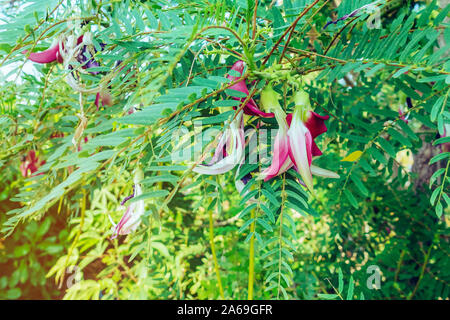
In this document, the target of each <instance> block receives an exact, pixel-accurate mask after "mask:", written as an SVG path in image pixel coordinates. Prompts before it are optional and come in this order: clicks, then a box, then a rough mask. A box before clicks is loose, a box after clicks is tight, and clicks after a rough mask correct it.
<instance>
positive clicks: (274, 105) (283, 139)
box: [260, 85, 289, 181]
mask: <svg viewBox="0 0 450 320" xmlns="http://www.w3.org/2000/svg"><path fill="white" fill-rule="evenodd" d="M260 103H261V105H262V107H263V108H264V110H267V111H270V112H273V113H274V114H275V118H276V120H277V122H278V132H277V135H276V136H275V141H274V148H273V155H272V163H271V165H270V166H269V167H268V168H267V169H265V170H264V171H263V172H262V173H261V176H260V177H264V179H265V180H266V181H267V180H270V179H271V178H273V177H275V176H277V175H278V174H279V172H280V171H282V170H284V171H286V170H287V169H286V168H284V167H283V166H284V165H285V163H286V160H287V158H288V156H289V142H288V136H287V132H288V129H289V127H288V123H287V121H286V113H285V112H284V110H283V109H282V108H281V106H280V104H279V103H278V93H276V92H275V91H274V90H273V89H272V87H271V86H270V85H268V86H266V87H265V88H264V90H263V91H262V92H261V100H260ZM284 171H283V172H284Z"/></svg>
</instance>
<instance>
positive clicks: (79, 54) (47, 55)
mask: <svg viewBox="0 0 450 320" xmlns="http://www.w3.org/2000/svg"><path fill="white" fill-rule="evenodd" d="M100 47H101V50H103V49H104V48H105V44H104V43H100ZM26 52H27V51H24V53H26ZM96 53H97V49H96V48H95V47H94V45H93V43H92V34H91V33H90V32H86V33H85V34H84V35H81V36H79V37H78V38H77V40H76V41H75V38H74V37H73V36H68V37H65V38H62V37H61V38H60V39H59V40H58V42H57V44H56V45H54V46H52V47H51V48H49V49H47V50H45V51H41V52H33V53H30V55H29V57H28V58H29V59H30V60H31V61H33V62H37V63H51V62H54V61H57V62H58V63H63V64H64V68H65V69H67V70H70V72H69V73H68V74H67V76H66V82H67V83H68V84H69V85H70V86H71V87H72V89H74V90H76V91H79V92H85V93H96V96H95V105H96V106H97V110H98V109H99V107H100V102H101V105H102V106H105V105H108V106H111V105H112V104H113V102H112V98H111V95H110V94H109V92H108V91H106V90H104V89H102V88H100V87H97V88H90V89H86V88H85V87H84V86H83V85H81V84H80V83H79V80H77V79H78V78H79V77H78V76H77V74H76V73H75V71H74V67H73V66H72V64H71V63H73V62H74V61H76V62H77V63H79V64H81V69H82V70H87V72H88V73H90V74H93V75H97V74H99V71H96V70H90V69H92V68H96V67H100V64H99V62H98V61H96V60H95V59H94V55H95V54H96ZM85 72H86V71H85Z"/></svg>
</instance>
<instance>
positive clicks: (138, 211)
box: [111, 183, 145, 239]
mask: <svg viewBox="0 0 450 320" xmlns="http://www.w3.org/2000/svg"><path fill="white" fill-rule="evenodd" d="M141 194H142V189H141V186H140V185H139V184H138V183H135V185H134V195H133V197H137V196H139V195H141ZM144 213H145V204H144V200H139V201H136V202H133V203H131V204H130V205H129V206H128V207H127V210H126V211H125V213H124V215H123V216H122V218H121V219H120V221H119V223H118V224H117V225H115V226H114V234H113V236H112V237H111V239H114V238H116V237H117V236H118V235H125V234H129V233H131V232H132V231H135V230H136V229H137V227H138V226H139V224H140V223H141V217H142V215H143V214H144ZM111 222H112V223H113V224H114V222H113V221H111Z"/></svg>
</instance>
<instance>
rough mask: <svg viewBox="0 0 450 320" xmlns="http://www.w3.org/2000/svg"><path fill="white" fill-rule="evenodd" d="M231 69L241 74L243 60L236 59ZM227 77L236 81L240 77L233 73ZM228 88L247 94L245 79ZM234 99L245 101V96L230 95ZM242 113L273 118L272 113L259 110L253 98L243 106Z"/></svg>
mask: <svg viewBox="0 0 450 320" xmlns="http://www.w3.org/2000/svg"><path fill="white" fill-rule="evenodd" d="M231 70H233V71H236V72H239V74H240V75H241V76H242V72H243V71H244V62H243V61H237V62H235V63H234V64H233V66H232V67H231ZM227 78H228V79H230V80H231V81H236V80H238V79H239V78H240V77H237V76H233V75H227ZM229 89H232V90H236V91H239V92H242V93H245V94H246V95H247V96H248V94H249V92H248V88H247V84H246V83H245V80H242V81H239V82H238V83H236V84H234V85H232V86H231V87H230V88H229ZM232 98H233V99H234V100H240V101H242V102H243V101H245V100H246V98H238V97H232ZM243 110H244V113H245V114H247V115H250V116H260V117H264V118H273V117H274V114H273V113H265V112H263V111H261V110H260V109H259V108H258V106H257V105H256V102H255V101H254V100H253V99H250V100H249V101H248V102H247V104H246V105H245V107H244V108H243Z"/></svg>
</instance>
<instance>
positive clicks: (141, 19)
mask: <svg viewBox="0 0 450 320" xmlns="http://www.w3.org/2000/svg"><path fill="white" fill-rule="evenodd" d="M441 2H442V3H445V1H436V0H433V1H396V0H386V1H373V2H371V1H365V0H360V1H349V0H343V1H329V0H315V1H314V0H284V1H268V0H267V1H251V0H248V1H243V0H238V1H230V0H215V1H210V2H205V1H192V0H190V1H184V0H180V1H176V2H175V1H131V0H128V1H119V2H117V1H116V2H104V1H85V0H78V1H75V2H66V1H56V0H55V1H45V5H43V4H42V1H33V0H28V1H10V2H8V3H7V4H4V5H2V7H1V9H0V19H1V23H0V70H1V83H2V85H1V88H0V90H1V92H0V97H1V98H0V101H1V104H0V112H1V114H0V124H1V125H0V138H1V139H2V144H1V145H0V168H1V178H2V181H3V183H2V184H1V185H0V192H1V193H0V208H1V212H0V213H1V216H0V223H1V225H2V233H3V236H4V238H1V239H0V270H1V272H0V288H1V290H0V292H1V293H0V295H1V296H0V297H1V298H8V299H17V298H33V297H40V298H42V297H44V298H55V297H62V296H63V297H64V298H66V299H99V298H102V299H133V298H137V299H155V298H157V299H176V298H177V299H186V298H200V299H206V298H209V299H215V298H226V299H245V298H256V299H261V298H265V299H317V298H319V299H356V298H358V299H414V298H420V299H446V298H448V293H449V292H448V291H449V285H448V282H449V280H450V275H449V273H448V270H450V269H449V266H448V264H449V259H448V257H449V253H448V232H447V225H448V212H449V209H448V208H449V203H450V198H449V195H448V191H449V175H450V172H449V163H450V152H449V151H450V150H449V147H448V146H449V143H450V141H449V140H448V136H449V134H450V119H449V118H450V114H449V111H448V105H449V104H450V101H449V94H450V86H449V85H450V63H449V60H448V52H449V50H450V47H449V43H450V28H449V22H448V21H449V20H448V14H449V10H450V6H447V7H444V6H443V4H442V3H441ZM49 48H50V51H45V50H48V49H49ZM39 52H44V53H39ZM237 61H243V64H242V65H245V68H244V69H243V70H239V72H238V71H237V70H236V68H233V70H231V68H232V66H233V65H236V63H237ZM241 71H242V73H241ZM239 77H241V78H239ZM239 81H244V82H239ZM243 83H245V84H246V86H247V88H246V89H245V90H244V89H242V88H243V87H242V84H243ZM269 85H270V86H272V87H273V90H274V91H275V92H276V93H277V96H278V101H279V104H280V106H281V109H282V110H281V112H282V113H285V114H292V113H293V112H294V111H295V110H296V107H297V104H296V103H295V101H293V97H294V96H295V95H296V94H298V92H300V90H303V91H304V92H307V94H308V101H309V104H310V108H311V110H314V111H315V112H316V115H317V117H318V118H320V119H327V120H326V127H327V128H326V129H327V130H326V132H325V131H324V130H322V131H321V132H320V133H321V135H320V136H319V134H315V135H314V134H313V138H315V140H314V141H313V142H315V143H316V144H317V145H318V148H319V149H320V150H321V152H323V154H322V155H320V154H319V153H314V152H313V153H312V155H313V156H318V155H320V157H317V158H314V165H317V166H318V167H321V168H327V169H328V170H330V171H333V172H337V173H338V175H335V176H333V178H336V179H329V178H325V177H315V178H314V180H311V181H305V171H304V170H306V171H307V170H309V167H310V166H311V159H309V164H308V163H306V164H305V163H303V165H304V166H303V167H302V168H300V164H301V163H300V162H299V163H298V164H297V163H296V165H295V167H292V168H290V169H289V170H285V172H280V173H279V174H275V175H274V177H273V178H271V179H266V181H264V179H261V177H260V173H261V172H263V171H264V170H265V169H266V168H267V167H268V166H269V165H270V161H271V159H275V158H274V157H273V152H274V151H272V149H273V147H274V144H275V142H274V141H276V140H275V137H276V129H277V128H278V126H279V123H280V122H279V119H275V118H273V116H271V117H268V116H267V113H268V112H272V110H264V105H265V104H264V103H261V97H262V92H264V91H263V90H264V89H265V88H266V89H267V88H268V87H269ZM294 100H295V99H294ZM247 104H248V105H247ZM258 107H259V108H262V109H263V110H259V111H258V110H257V109H256V108H258ZM298 112H300V111H298ZM242 113H244V114H245V115H243V118H242V121H241V118H240V117H241V114H242ZM298 117H299V119H302V116H301V114H300V113H299V114H298ZM305 119H306V117H305V118H304V120H305ZM305 121H306V120H305ZM299 123H300V122H299ZM305 123H306V122H305ZM289 125H290V126H291V128H292V127H293V125H292V124H291V123H289ZM298 125H300V124H298ZM233 126H234V127H236V128H237V127H239V128H241V127H242V129H243V130H245V140H242V141H241V140H240V139H241V138H240V137H241V136H240V135H239V133H238V131H237V129H236V128H234V127H233ZM230 128H231V130H230ZM233 128H234V129H236V130H234V131H233ZM309 130H311V129H309ZM292 131H295V130H292ZM199 133H202V134H199ZM222 137H223V138H222ZM221 138H222V140H221ZM233 139H234V140H236V141H237V142H236V143H237V144H238V145H239V141H241V142H245V145H244V144H242V145H241V147H242V148H241V149H242V150H241V149H239V152H241V151H242V154H241V153H237V151H236V150H235V149H236V147H235V146H234V145H233V148H228V147H224V146H223V145H222V146H221V148H219V149H221V150H220V151H223V150H225V151H226V152H225V153H226V154H227V155H228V156H229V158H236V159H239V163H233V165H232V166H228V167H224V166H220V168H221V169H220V170H221V172H220V173H221V174H215V172H212V173H213V174H212V175H209V174H210V173H211V172H210V171H211V170H207V169H208V167H209V169H214V170H215V169H217V168H218V167H219V166H218V165H217V166H211V164H212V163H213V162H211V163H209V161H210V160H211V156H212V154H213V153H214V150H215V149H216V147H217V144H218V143H219V145H220V143H221V141H223V142H224V143H225V142H226V141H230V140H233ZM304 139H308V134H306V138H305V137H303V140H304ZM300 140H301V139H300ZM296 141H297V140H296ZM291 143H292V136H291ZM316 147H317V146H316ZM232 156H233V157H232ZM241 156H242V159H243V160H242V161H241ZM289 156H291V155H289ZM292 159H294V157H293V156H292ZM213 160H214V158H213ZM200 168H201V169H200ZM224 168H226V170H225V169H224ZM296 169H298V170H299V171H297V170H296ZM141 170H142V173H143V177H141V174H139V175H137V172H141ZM214 170H212V171H214ZM197 172H200V173H209V174H199V173H197ZM216 173H217V172H216ZM313 174H314V172H313ZM137 176H139V178H136V177H137ZM303 181H305V182H307V185H308V188H305V187H303V186H302V184H304V183H303ZM312 183H313V184H314V188H312ZM136 188H137V189H138V191H139V192H137V191H136ZM136 207H138V208H139V210H134V209H132V210H130V211H129V212H130V213H131V212H132V213H133V219H135V218H136V219H137V220H138V221H139V222H138V225H134V224H133V228H132V230H131V231H130V232H128V231H127V232H126V234H125V232H124V233H121V232H118V236H117V237H112V236H113V234H114V230H113V229H114V225H115V224H116V223H117V222H119V221H121V222H123V223H124V224H126V220H127V216H126V215H125V216H124V215H123V214H124V212H125V211H126V210H127V208H136ZM121 219H122V220H121ZM133 223H134V220H133ZM119 224H120V223H119ZM135 226H136V228H134V227H135ZM118 228H119V229H120V226H119V227H118ZM117 230H118V229H117V228H116V231H117ZM127 230H128V229H127ZM376 277H378V278H377V279H375V278H376ZM374 279H375V280H377V281H378V282H377V281H375V280H374ZM372 280H373V281H372ZM55 282H56V284H55ZM374 283H375V288H374V286H373V284H374ZM58 285H60V287H59V288H58ZM39 288H40V289H39Z"/></svg>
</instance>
